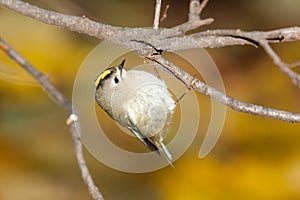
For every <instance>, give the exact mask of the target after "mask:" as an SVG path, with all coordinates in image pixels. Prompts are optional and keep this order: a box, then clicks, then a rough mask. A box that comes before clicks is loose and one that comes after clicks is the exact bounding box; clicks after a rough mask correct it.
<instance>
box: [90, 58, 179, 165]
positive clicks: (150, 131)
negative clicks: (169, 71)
mask: <svg viewBox="0 0 300 200" xmlns="http://www.w3.org/2000/svg"><path fill="white" fill-rule="evenodd" d="M124 63H125V60H123V61H122V62H121V64H120V65H119V66H116V67H110V68H107V69H106V70H104V71H103V72H101V73H100V74H99V75H98V76H97V78H96V80H95V99H96V102H97V104H98V105H99V106H100V107H101V108H102V109H103V110H104V111H105V112H106V113H107V114H108V115H109V116H110V117H111V118H112V119H114V120H115V121H117V122H118V123H119V124H120V125H121V126H123V127H125V128H127V129H128V130H129V131H130V132H132V133H133V135H134V136H136V137H137V138H138V139H139V140H140V141H141V142H142V143H143V144H144V145H146V146H147V147H148V148H149V149H150V150H152V151H156V152H157V153H158V154H159V155H161V153H162V154H163V155H164V156H165V158H166V159H167V161H168V162H169V164H170V165H171V166H173V164H172V155H171V154H170V152H169V151H168V149H167V147H166V146H165V145H164V143H163V140H164V139H165V136H166V133H167V132H168V127H169V125H170V121H171V117H172V115H173V113H174V110H175V108H176V102H175V101H174V100H173V98H172V95H171V94H170V92H169V91H168V88H167V86H166V84H165V82H164V81H163V80H161V79H159V78H158V77H157V76H155V75H153V74H151V73H149V72H146V71H142V70H128V71H127V70H125V69H124Z"/></svg>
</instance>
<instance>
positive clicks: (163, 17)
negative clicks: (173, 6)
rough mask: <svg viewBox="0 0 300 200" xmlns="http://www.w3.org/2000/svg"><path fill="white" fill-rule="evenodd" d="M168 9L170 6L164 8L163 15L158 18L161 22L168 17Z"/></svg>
mask: <svg viewBox="0 0 300 200" xmlns="http://www.w3.org/2000/svg"><path fill="white" fill-rule="evenodd" d="M169 8H170V5H169V4H167V5H166V7H165V10H164V13H163V15H162V16H161V18H160V21H161V22H162V21H164V20H165V19H166V18H167V17H168V10H169Z"/></svg>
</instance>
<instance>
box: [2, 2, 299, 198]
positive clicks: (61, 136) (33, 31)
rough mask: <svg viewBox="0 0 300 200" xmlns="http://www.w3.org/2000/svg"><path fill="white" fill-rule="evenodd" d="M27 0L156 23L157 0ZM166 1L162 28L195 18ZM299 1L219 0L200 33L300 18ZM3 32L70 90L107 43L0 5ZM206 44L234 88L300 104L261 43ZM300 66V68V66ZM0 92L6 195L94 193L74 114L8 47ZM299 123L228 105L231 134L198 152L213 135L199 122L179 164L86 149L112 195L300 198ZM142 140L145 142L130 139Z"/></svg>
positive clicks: (285, 50) (281, 103)
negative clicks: (113, 161) (110, 157)
mask: <svg viewBox="0 0 300 200" xmlns="http://www.w3.org/2000/svg"><path fill="white" fill-rule="evenodd" d="M28 2H30V3H32V4H34V5H37V6H40V7H43V8H46V9H50V10H54V11H58V12H63V13H66V14H72V15H78V16H82V15H85V16H87V17H89V18H91V19H93V20H96V21H99V22H102V23H106V24H111V25H115V26H127V27H148V26H151V25H152V20H153V13H154V2H155V1H154V0H152V1H138V0H110V1H108V0H106V1H104V0H88V1H83V0H73V1H72V0H66V1H59V0H53V1H46V0H42V1H35V0H31V1H28ZM166 4H169V5H170V8H169V11H168V18H167V19H166V20H165V21H164V22H162V23H161V26H162V27H172V26H174V25H177V24H180V23H183V22H185V21H186V20H187V13H188V4H189V1H188V0H186V1H172V0H165V1H163V5H164V6H165V5H166ZM299 8H300V1H298V0H287V1H281V0H273V1H262V0H252V1H250V0H248V1H238V0H227V1H220V0H211V1H210V2H209V4H208V6H207V8H206V9H205V10H204V12H203V14H202V17H203V18H206V17H213V18H214V19H215V22H214V23H213V24H211V25H209V26H205V27H201V28H200V29H199V30H197V31H201V30H206V29H216V28H220V29H221V28H224V29H228V28H233V29H235V28H239V29H242V30H248V31H250V30H272V29H277V28H282V27H290V26H299V17H300V14H299ZM0 36H1V37H2V38H3V39H5V40H6V41H7V42H9V43H10V44H11V45H12V46H13V47H15V49H17V50H18V51H19V52H20V53H21V54H22V55H23V56H25V57H26V58H27V59H28V60H29V61H30V62H31V63H32V64H33V65H34V66H36V67H37V68H38V69H39V70H41V71H42V72H44V73H45V74H47V75H49V78H50V80H51V81H52V82H53V83H54V84H55V85H56V86H57V87H58V88H59V89H60V90H61V91H62V92H63V93H64V94H65V95H66V96H67V97H69V98H71V96H72V87H73V82H74V80H75V76H76V73H77V70H78V69H79V67H80V65H81V63H82V62H83V60H84V58H85V57H86V56H87V55H88V53H89V52H90V51H91V50H92V49H93V48H94V47H95V46H96V45H97V44H98V43H99V42H100V41H98V40H97V39H95V38H91V37H87V36H84V35H80V34H78V33H73V32H70V31H66V30H63V29H60V28H57V27H54V26H49V25H45V24H43V23H40V22H36V21H34V20H31V19H29V18H26V17H23V16H21V15H19V14H16V13H14V12H12V11H10V10H7V9H4V8H2V7H0ZM274 47H275V50H276V51H277V52H278V53H279V55H280V56H281V58H282V59H283V60H284V61H286V62H293V61H296V60H299V59H300V55H299V49H300V43H299V42H294V43H286V44H276V45H274ZM207 51H208V52H209V53H210V55H211V57H212V58H213V59H214V61H215V63H216V64H217V66H218V67H219V70H220V72H221V74H222V77H223V80H224V83H225V86H226V92H227V94H228V95H230V96H233V97H235V98H237V99H240V100H242V101H245V102H250V103H255V104H260V105H265V106H270V107H274V108H277V109H283V110H288V111H293V112H300V106H299V98H300V92H299V88H296V87H295V86H294V85H293V84H292V83H291V81H290V80H289V78H287V77H286V76H285V75H284V74H283V73H281V72H280V71H279V70H278V69H277V67H276V66H274V65H273V63H272V61H271V60H270V58H269V57H267V56H266V55H265V54H264V52H263V51H262V50H261V49H257V48H253V47H248V46H244V47H225V48H220V49H207ZM99 59H101V58H99ZM295 70H297V71H298V72H300V69H299V68H298V69H297V68H296V69H295ZM0 91H1V93H0V94H1V95H0V177H1V178H0V199H5V200H6V199H9V200H15V199H22V200H24V199H25V200H32V199H44V200H47V199H61V200H67V199H70V200H71V199H72V200H79V199H91V197H90V196H89V195H88V192H87V188H86V186H85V185H84V183H83V181H82V179H81V177H80V172H79V169H78V166H77V163H76V161H75V156H74V153H73V144H72V140H71V136H70V133H69V131H68V127H67V126H66V125H65V120H66V118H67V115H66V113H65V112H64V110H63V109H62V108H60V107H58V106H57V105H56V104H54V103H53V102H52V101H51V100H50V99H49V98H48V96H47V95H46V94H45V93H44V92H43V91H42V90H41V89H40V88H39V87H38V86H37V84H36V83H35V82H34V80H32V79H31V78H30V77H29V76H28V75H27V74H26V73H24V72H23V71H22V70H21V69H20V68H19V67H18V66H17V65H15V64H14V63H13V62H12V61H11V60H9V59H8V58H7V57H6V55H4V53H2V52H0ZM198 97H199V101H200V105H201V103H202V102H203V104H204V105H205V104H206V103H207V102H209V99H208V98H207V97H204V96H203V95H201V94H199V95H198ZM205 102H206V103H205ZM205 111H206V110H205V109H204V112H205ZM208 111H209V110H208ZM206 115H207V116H209V113H201V119H202V120H203V123H205V122H207V120H208V119H206V118H205V116H206ZM299 131H300V125H299V124H288V123H285V122H281V121H277V120H273V119H264V118H262V117H257V116H250V115H247V114H243V113H238V112H235V111H232V110H231V109H228V110H227V117H226V122H225V126H224V130H223V133H222V135H221V137H220V140H219V141H218V143H217V145H216V146H215V148H214V149H213V151H212V152H211V153H210V154H209V156H207V157H206V158H204V159H199V158H198V151H199V147H200V145H201V143H202V139H203V137H204V133H205V131H201V130H199V134H198V136H197V138H196V140H195V141H194V143H193V145H192V146H191V147H190V148H189V150H188V151H187V152H186V153H185V154H184V155H183V156H182V157H181V158H180V159H179V160H177V161H176V162H175V167H176V168H175V169H173V168H170V167H168V168H165V169H163V170H159V171H156V172H152V173H147V174H129V173H123V172H119V171H116V170H113V169H110V168H108V167H106V166H105V165H103V164H101V163H100V162H99V161H97V160H96V159H94V158H93V157H92V156H91V155H90V154H89V153H88V152H87V151H85V156H86V159H87V162H88V166H89V168H90V170H91V173H92V175H93V178H94V180H95V182H96V184H97V186H98V187H99V188H100V191H101V192H102V194H103V195H104V197H105V198H106V199H110V200H112V199H114V200H118V199H149V200H150V199H172V200H176V199H208V200H215V199H230V200H233V199H264V200H265V199H272V200H274V199H300V157H299V155H300V133H299ZM134 144H138V142H137V143H135V142H133V143H130V145H134ZM122 145H124V144H122ZM125 145H126V144H125ZM138 145H139V144H138Z"/></svg>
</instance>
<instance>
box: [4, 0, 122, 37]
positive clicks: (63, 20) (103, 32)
mask: <svg viewBox="0 0 300 200" xmlns="http://www.w3.org/2000/svg"><path fill="white" fill-rule="evenodd" d="M0 5H2V6H4V7H6V8H9V9H11V10H14V11H16V12H18V13H20V14H22V15H24V16H27V17H30V18H32V19H35V20H37V21H40V22H43V23H45V24H50V25H55V26H58V27H61V28H65V29H68V30H70V31H75V32H78V33H83V34H86V35H89V36H93V37H96V38H99V39H102V38H107V37H110V36H112V35H113V34H116V33H118V32H119V31H121V30H122V28H120V27H116V26H111V25H107V24H102V23H98V22H95V21H93V20H90V19H88V18H87V17H78V16H72V15H66V14H61V13H58V12H53V11H49V10H46V9H42V8H39V7H37V6H34V5H31V4H29V3H25V2H23V1H20V0H0Z"/></svg>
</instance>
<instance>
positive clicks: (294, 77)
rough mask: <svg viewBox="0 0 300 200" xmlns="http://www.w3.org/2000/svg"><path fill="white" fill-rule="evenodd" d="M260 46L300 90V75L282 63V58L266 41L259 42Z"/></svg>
mask: <svg viewBox="0 0 300 200" xmlns="http://www.w3.org/2000/svg"><path fill="white" fill-rule="evenodd" d="M259 44H260V46H262V47H263V48H264V50H265V52H266V53H267V54H268V55H269V56H270V57H271V58H272V60H273V62H274V64H275V65H276V66H278V68H279V69H280V70H281V71H282V72H284V73H285V74H287V75H288V76H289V77H290V79H291V81H292V82H293V83H294V84H295V85H297V86H298V87H299V88H300V75H299V74H297V73H296V72H294V71H293V70H291V68H290V66H289V65H288V64H286V63H284V62H282V60H281V58H280V57H279V56H278V55H277V54H276V52H275V51H274V50H273V49H272V47H271V46H270V45H269V43H268V42H267V41H266V40H259Z"/></svg>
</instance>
